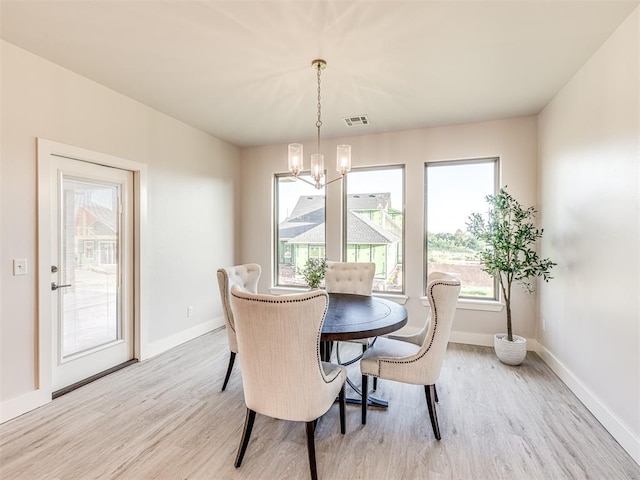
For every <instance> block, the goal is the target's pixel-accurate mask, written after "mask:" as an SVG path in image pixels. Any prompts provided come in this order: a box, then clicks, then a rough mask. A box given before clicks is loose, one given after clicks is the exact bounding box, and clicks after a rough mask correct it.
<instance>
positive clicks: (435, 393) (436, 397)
mask: <svg viewBox="0 0 640 480" xmlns="http://www.w3.org/2000/svg"><path fill="white" fill-rule="evenodd" d="M433 395H434V396H435V399H436V403H438V389H436V384H435V383H434V384H433Z"/></svg>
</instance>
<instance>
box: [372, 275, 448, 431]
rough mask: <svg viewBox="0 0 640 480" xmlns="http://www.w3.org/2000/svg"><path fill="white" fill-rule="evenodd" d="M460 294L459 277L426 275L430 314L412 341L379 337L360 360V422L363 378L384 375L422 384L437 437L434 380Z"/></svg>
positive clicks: (439, 366)
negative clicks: (427, 278) (424, 326)
mask: <svg viewBox="0 0 640 480" xmlns="http://www.w3.org/2000/svg"><path fill="white" fill-rule="evenodd" d="M459 294H460V280H459V279H458V278H456V277H454V276H452V275H447V274H438V275H434V276H433V277H430V281H429V283H428V284H427V289H426V296H427V298H428V300H429V305H430V307H431V308H430V310H429V315H430V316H431V318H430V319H429V321H428V322H427V324H426V329H425V330H424V331H423V332H422V333H419V334H417V335H416V336H415V337H414V338H412V339H411V340H412V341H402V340H398V339H395V338H385V337H379V338H378V340H377V341H376V343H375V345H373V346H372V347H370V348H368V349H367V351H366V352H365V353H364V354H363V356H362V359H361V360H360V371H361V372H362V424H363V425H364V424H366V423H367V379H368V378H369V376H372V377H374V378H384V379H387V380H395V381H397V382H403V383H410V384H414V385H424V391H425V396H426V399H427V408H428V410H429V418H430V419H431V427H432V428H433V433H434V435H435V437H436V439H438V440H440V438H441V437H440V427H439V425H438V417H437V413H436V402H437V400H436V391H435V383H436V380H437V379H438V376H439V375H440V370H441V367H442V362H443V360H444V354H445V352H446V350H447V344H448V342H449V335H450V333H451V325H452V324H453V318H454V316H455V313H456V303H457V301H458V296H459Z"/></svg>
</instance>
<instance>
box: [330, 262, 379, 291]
mask: <svg viewBox="0 0 640 480" xmlns="http://www.w3.org/2000/svg"><path fill="white" fill-rule="evenodd" d="M375 273H376V265H375V263H355V262H328V267H327V271H326V272H325V275H324V283H325V286H326V289H327V292H328V293H350V294H353V295H368V296H371V290H372V289H373V276H374V275H375Z"/></svg>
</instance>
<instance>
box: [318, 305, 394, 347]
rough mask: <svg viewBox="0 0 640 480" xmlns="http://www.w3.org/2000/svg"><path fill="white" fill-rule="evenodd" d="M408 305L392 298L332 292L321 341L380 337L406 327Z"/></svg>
mask: <svg viewBox="0 0 640 480" xmlns="http://www.w3.org/2000/svg"><path fill="white" fill-rule="evenodd" d="M406 324H407V309H406V308H404V307H403V306H402V305H399V304H397V303H395V302H392V301H391V300H386V299H384V298H380V297H367V296H364V295H349V294H346V293H330V294H329V307H328V309H327V315H326V317H325V320H324V325H323V326H322V336H321V340H322V341H325V342H326V341H340V340H356V339H359V338H369V337H377V336H379V335H385V334H387V333H391V332H393V331H395V330H398V329H400V328H402V327H404V326H405V325H406Z"/></svg>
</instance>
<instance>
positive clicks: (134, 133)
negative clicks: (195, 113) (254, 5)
mask: <svg viewBox="0 0 640 480" xmlns="http://www.w3.org/2000/svg"><path fill="white" fill-rule="evenodd" d="M0 45H1V48H2V51H1V52H0V53H1V68H2V72H1V90H0V93H1V97H0V98H1V101H2V104H1V114H2V123H1V130H0V134H1V140H0V143H1V150H0V153H1V164H0V182H1V186H2V192H1V194H0V202H1V203H0V208H1V213H2V216H1V222H0V227H1V237H0V238H1V243H0V266H1V268H0V282H1V284H0V285H1V290H0V292H1V297H0V300H1V305H0V312H1V318H0V334H1V335H0V348H1V352H0V361H1V366H0V389H1V390H0V402H2V406H5V407H6V405H8V403H6V402H14V403H16V402H17V403H20V402H21V401H22V400H24V404H25V405H26V404H27V403H28V397H29V394H30V393H31V392H33V391H34V389H35V388H36V382H37V378H36V369H35V365H36V363H35V362H36V350H35V349H36V325H37V309H36V305H37V290H36V285H37V272H38V271H46V270H47V269H48V268H49V265H38V259H37V257H36V252H37V236H38V232H37V231H36V225H37V219H36V206H37V203H36V138H37V137H42V138H46V139H49V140H53V141H56V142H60V143H65V144H70V145H75V146H78V147H82V148H85V149H88V150H93V151H96V152H100V153H106V154H109V155H114V156H118V157H122V158H125V159H128V160H132V161H135V162H139V163H142V164H146V165H147V166H148V168H147V171H148V183H147V187H148V196H147V204H148V209H147V226H148V228H147V232H146V233H147V236H146V247H147V250H146V252H145V255H146V259H147V260H148V264H147V265H144V266H143V273H144V278H146V281H145V282H144V284H143V286H142V288H143V290H144V295H145V296H146V298H147V299H148V305H147V308H146V312H147V314H148V316H147V317H146V318H144V319H143V321H144V322H146V323H145V325H146V329H145V331H146V332H147V334H148V341H149V343H150V344H149V345H148V347H149V348H147V349H146V351H147V352H153V353H158V352H160V351H162V350H164V349H167V348H170V347H172V346H174V345H176V344H178V343H181V342H183V341H185V340H187V339H189V337H190V336H193V335H194V334H196V333H197V332H200V333H201V332H202V330H203V329H210V328H212V326H216V325H221V324H222V323H223V322H222V309H221V306H220V301H219V298H218V297H219V296H218V294H217V280H216V269H217V268H218V267H220V266H222V265H230V264H233V263H235V261H236V258H237V257H238V256H239V254H238V252H237V251H236V248H235V241H234V240H235V238H236V237H237V234H238V232H237V228H238V225H237V222H236V220H235V219H236V218H237V216H238V213H239V212H237V211H236V204H237V202H236V200H237V195H238V192H237V191H236V185H237V184H238V183H237V174H238V171H239V168H238V161H239V151H238V149H237V148H235V147H233V146H231V145H229V144H226V143H224V142H222V141H220V140H218V139H216V138H214V137H211V136H209V135H207V134H205V133H202V132H200V131H198V130H196V129H194V128H192V127H189V126H187V125H185V124H183V123H181V122H178V121H176V120H174V119H172V118H170V117H168V116H166V115H164V114H161V113H159V112H157V111H154V110H152V109H150V108H148V107H146V106H145V105H142V104H140V103H138V102H135V101H133V100H131V99H129V98H127V97H125V96H123V95H120V94H118V93H116V92H114V91H112V90H109V89H107V88H105V87H103V86H100V85H98V84H96V83H94V82H92V81H89V80H87V79H86V78H83V77H81V76H78V75H76V74H74V73H71V72H69V71H68V70H65V69H63V68H61V67H59V66H57V65H54V64H52V63H50V62H48V61H45V60H43V59H42V58H40V57H36V56H34V55H32V54H30V53H28V52H26V51H24V50H21V49H19V48H17V47H15V46H13V45H11V44H9V43H6V42H2V43H1V44H0ZM13 258H27V260H28V263H29V274H28V275H27V276H19V277H14V276H12V259H13ZM43 269H44V270H43ZM187 305H192V306H193V307H194V316H193V317H191V318H187V317H186V307H187Z"/></svg>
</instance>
